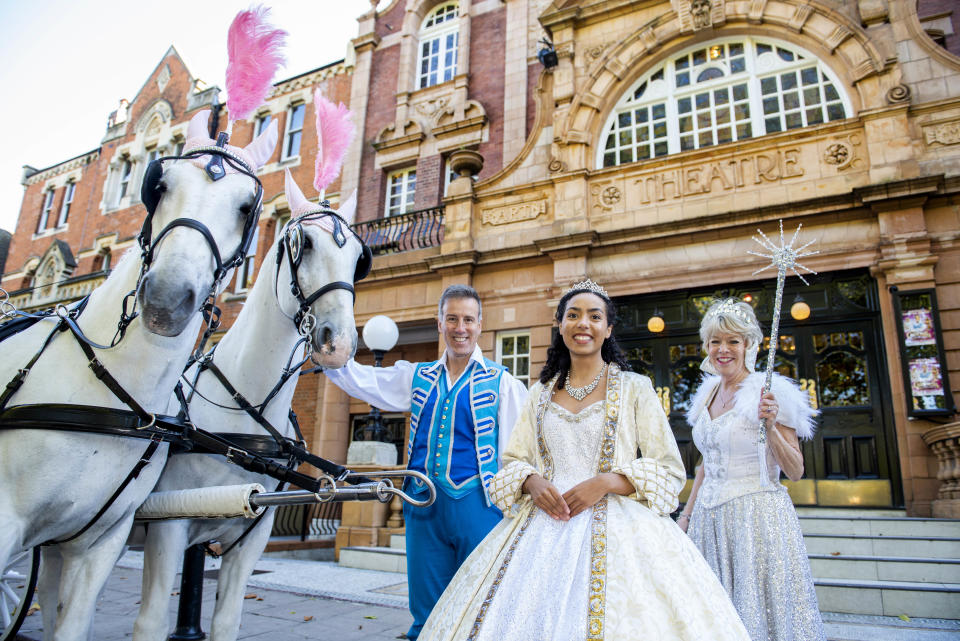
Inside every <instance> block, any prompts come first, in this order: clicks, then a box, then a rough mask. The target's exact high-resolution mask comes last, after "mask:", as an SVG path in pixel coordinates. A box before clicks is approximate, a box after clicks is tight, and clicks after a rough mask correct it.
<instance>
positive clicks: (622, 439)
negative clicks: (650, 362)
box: [611, 372, 686, 514]
mask: <svg viewBox="0 0 960 641" xmlns="http://www.w3.org/2000/svg"><path fill="white" fill-rule="evenodd" d="M623 376H624V385H623V393H624V398H623V404H622V405H621V416H620V424H619V426H618V428H617V432H618V438H617V464H615V465H614V466H613V469H612V470H611V471H612V472H616V473H618V474H622V475H623V476H625V477H627V479H628V480H629V481H630V483H631V484H633V487H634V488H636V492H634V493H633V494H631V495H630V498H632V499H635V500H637V501H640V502H641V503H643V504H644V505H646V506H647V507H649V508H650V509H651V510H653V511H655V512H657V513H659V514H670V513H671V512H673V511H674V510H675V509H676V508H677V505H678V504H679V495H680V490H682V489H683V484H684V482H685V481H686V473H685V472H684V469H683V462H682V461H681V459H680V449H679V448H678V447H677V441H676V439H675V438H674V437H673V430H671V429H670V421H669V420H668V419H667V416H666V414H664V411H663V406H662V405H661V403H660V399H659V398H658V397H657V394H656V392H654V390H653V385H652V384H651V382H650V379H649V378H647V377H646V376H640V375H639V374H634V373H631V372H625V373H624V374H623ZM638 450H639V453H640V458H633V457H634V456H636V455H637V451H638ZM630 459H632V460H630Z"/></svg>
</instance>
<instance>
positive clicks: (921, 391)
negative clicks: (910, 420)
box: [892, 289, 954, 418]
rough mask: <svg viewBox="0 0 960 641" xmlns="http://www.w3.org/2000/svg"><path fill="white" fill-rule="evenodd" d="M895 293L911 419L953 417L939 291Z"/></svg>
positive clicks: (901, 353) (898, 330) (908, 408)
mask: <svg viewBox="0 0 960 641" xmlns="http://www.w3.org/2000/svg"><path fill="white" fill-rule="evenodd" d="M892 293H893V302H894V309H895V312H896V318H897V332H898V334H899V338H900V362H901V363H902V365H903V382H904V388H905V390H906V392H907V395H908V398H909V400H908V403H907V416H911V417H917V418H919V417H923V416H945V415H950V414H953V411H954V403H953V394H952V393H951V391H950V383H949V381H948V379H947V368H946V358H945V356H944V351H943V335H942V333H941V330H940V316H939V312H938V310H937V298H936V291H935V290H933V289H920V290H913V291H899V290H893V291H892Z"/></svg>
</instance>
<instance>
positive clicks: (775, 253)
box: [747, 220, 819, 479]
mask: <svg viewBox="0 0 960 641" xmlns="http://www.w3.org/2000/svg"><path fill="white" fill-rule="evenodd" d="M802 227H803V225H802V224H801V225H798V226H797V231H795V232H793V237H792V238H791V239H790V242H789V243H787V244H786V245H784V244H783V221H782V220H781V221H780V245H779V246H777V245H774V244H773V243H772V242H771V241H770V239H769V238H767V235H766V234H764V233H763V232H762V231H760V230H759V229H758V230H757V233H758V234H760V236H759V237H757V236H754V237H753V240H754V241H755V242H756V243H757V244H759V245H760V246H761V247H763V248H764V249H767V250H769V251H770V253H769V254H766V253H760V252H753V251H749V250H748V251H747V253H748V254H753V255H754V256H760V257H761V258H767V259H769V260H770V264H769V265H764V266H763V267H761V268H760V269H758V270H757V271H755V272H753V275H754V276H755V275H757V274H759V273H761V272H763V271H766V270H768V269H770V268H771V267H775V268H776V269H777V293H776V296H775V297H774V301H773V323H772V324H771V326H770V349H769V350H768V352H767V376H766V378H765V379H764V383H763V391H762V392H761V396H762V395H763V394H766V393H767V392H768V391H769V390H770V384H771V382H772V380H773V364H774V359H775V358H776V356H777V344H778V343H779V340H780V308H781V307H782V305H783V281H784V280H785V279H786V277H787V271H788V270H793V273H794V274H796V275H797V277H799V278H800V280H802V281H803V284H804V285H809V284H810V283H808V282H807V281H806V279H805V278H804V277H803V276H802V275H801V274H800V272H799V271H797V268H798V267H799V268H800V269H802V270H804V271H805V272H806V273H808V274H816V273H817V272H815V271H813V270H812V269H810V268H808V267H806V266H805V265H802V264H800V262H798V260H797V259H798V258H804V257H806V256H813V255H814V254H817V253H819V251H809V252H805V251H804V250H805V249H806V248H807V247H809V246H810V245H812V244H813V241H812V240H811V241H810V242H808V243H807V244H805V245H801V246H800V247H796V248H794V246H793V243H794V242H795V241H796V240H797V236H798V235H799V234H800V229H801V228H802ZM766 441H767V421H766V419H761V420H760V435H759V439H758V446H759V447H760V449H761V456H760V462H761V465H762V466H763V467H764V468H765V467H766V465H765V463H766V454H765V444H766ZM766 476H767V475H766V472H765V471H764V473H763V478H764V479H766Z"/></svg>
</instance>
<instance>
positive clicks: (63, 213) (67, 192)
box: [57, 180, 77, 227]
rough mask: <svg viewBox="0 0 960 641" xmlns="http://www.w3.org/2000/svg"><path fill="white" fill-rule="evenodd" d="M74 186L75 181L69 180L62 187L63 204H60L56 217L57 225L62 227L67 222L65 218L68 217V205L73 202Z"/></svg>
mask: <svg viewBox="0 0 960 641" xmlns="http://www.w3.org/2000/svg"><path fill="white" fill-rule="evenodd" d="M76 188H77V183H75V182H73V181H72V180H71V181H70V182H68V183H67V185H66V187H64V189H63V204H61V205H60V216H59V217H58V218H57V227H63V226H64V225H66V224H67V219H68V218H69V217H70V205H72V204H73V192H74V191H75V190H76Z"/></svg>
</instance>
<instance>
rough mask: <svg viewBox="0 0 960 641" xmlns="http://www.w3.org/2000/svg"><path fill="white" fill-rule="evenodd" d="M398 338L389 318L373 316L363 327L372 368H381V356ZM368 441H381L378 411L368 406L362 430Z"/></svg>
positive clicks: (395, 328)
mask: <svg viewBox="0 0 960 641" xmlns="http://www.w3.org/2000/svg"><path fill="white" fill-rule="evenodd" d="M399 337H400V330H398V329H397V324H396V323H395V322H393V319H392V318H390V317H389V316H374V317H373V318H371V319H370V320H368V321H367V324H366V325H364V326H363V342H364V343H366V345H367V347H369V348H370V351H372V352H373V358H374V367H382V366H383V356H384V354H386V353H387V352H389V351H390V350H391V349H393V346H394V345H396V344H397V339H398V338H399ZM364 432H366V434H367V436H368V438H369V440H371V441H379V440H382V439H383V420H382V418H381V416H380V409H379V408H376V407H373V406H372V405H371V406H370V414H368V415H367V426H366V427H365V428H364Z"/></svg>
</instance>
